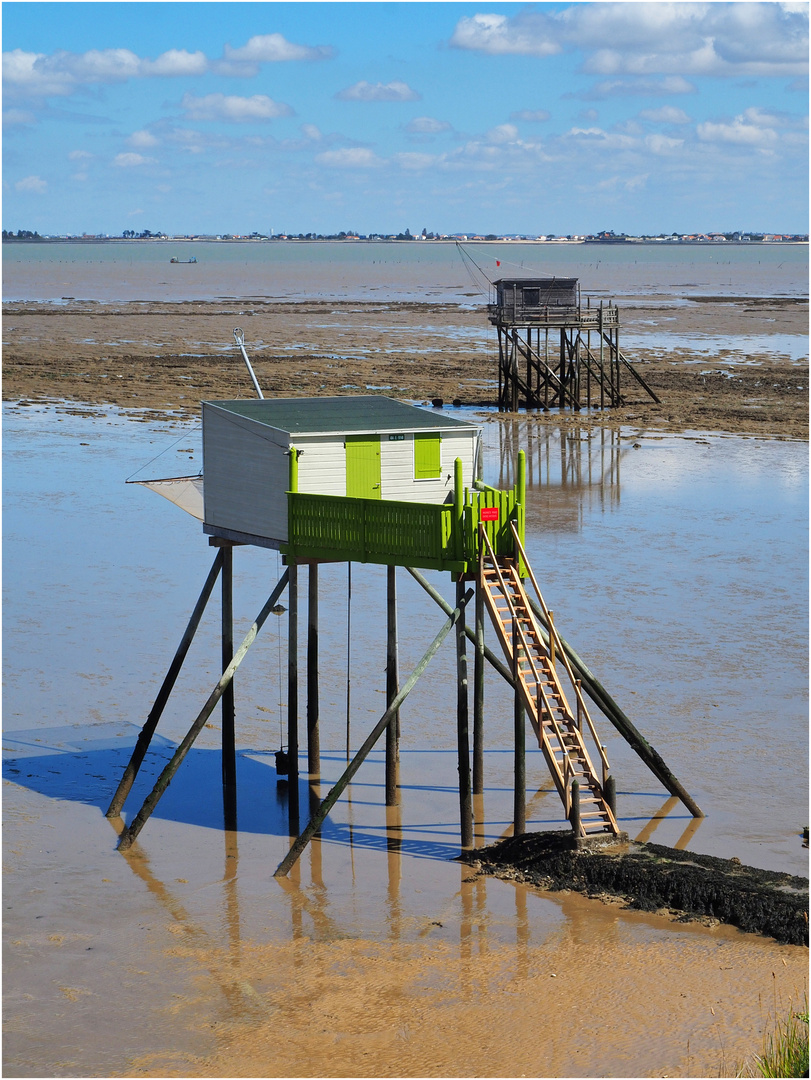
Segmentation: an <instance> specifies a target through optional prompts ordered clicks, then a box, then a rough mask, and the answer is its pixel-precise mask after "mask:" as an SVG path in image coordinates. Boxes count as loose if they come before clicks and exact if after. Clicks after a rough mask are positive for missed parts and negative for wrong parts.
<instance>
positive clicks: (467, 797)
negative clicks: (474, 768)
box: [456, 574, 473, 848]
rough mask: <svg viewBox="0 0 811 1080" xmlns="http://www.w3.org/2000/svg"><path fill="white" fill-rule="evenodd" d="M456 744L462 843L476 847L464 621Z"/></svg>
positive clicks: (460, 586)
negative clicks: (474, 844)
mask: <svg viewBox="0 0 811 1080" xmlns="http://www.w3.org/2000/svg"><path fill="white" fill-rule="evenodd" d="M464 599H465V582H464V580H463V578H462V575H461V574H460V575H459V578H458V580H457V582H456V607H457V609H458V610H459V611H462V610H463V609H464ZM456 742H457V753H458V761H459V820H460V835H461V840H460V843H461V845H462V847H463V848H471V847H473V801H472V798H471V791H470V736H469V733H468V694H467V649H466V639H465V620H464V619H463V618H460V619H458V620H457V623H456Z"/></svg>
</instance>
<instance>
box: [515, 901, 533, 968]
mask: <svg viewBox="0 0 811 1080" xmlns="http://www.w3.org/2000/svg"><path fill="white" fill-rule="evenodd" d="M513 885H514V889H515V946H516V956H517V959H518V964H517V966H516V975H517V976H518V978H519V979H526V978H527V976H528V975H529V942H530V929H529V915H528V913H527V890H526V887H525V886H524V885H522V884H521V883H520V882H518V881H516V882H514V883H513Z"/></svg>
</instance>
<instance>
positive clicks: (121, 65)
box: [3, 34, 333, 98]
mask: <svg viewBox="0 0 811 1080" xmlns="http://www.w3.org/2000/svg"><path fill="white" fill-rule="evenodd" d="M332 55H333V50H332V49H331V48H330V47H328V46H321V45H319V46H316V47H314V48H313V47H311V46H308V45H294V44H292V43H291V42H289V41H287V40H286V39H285V38H283V37H282V35H281V34H262V35H259V36H256V37H252V38H251V39H250V40H249V41H248V42H247V44H246V45H243V46H242V47H241V48H238V49H234V48H232V47H231V46H230V45H226V46H225V48H224V52H223V59H220V60H212V59H211V58H209V57H208V56H206V54H205V53H204V52H201V51H200V50H197V51H196V52H189V51H188V50H186V49H168V50H167V51H166V52H163V53H161V54H160V55H159V56H158V57H157V58H156V59H154V60H151V59H149V58H148V57H140V56H138V55H137V54H136V53H134V52H132V51H131V50H130V49H123V48H121V49H90V50H89V51H88V52H84V53H72V52H68V51H67V50H65V49H59V50H57V51H56V52H54V53H51V54H47V53H36V52H27V51H26V50H24V49H13V50H11V52H7V53H3V87H4V93H5V94H6V96H7V97H10V96H16V97H29V98H45V97H54V96H56V97H60V96H62V97H64V96H66V95H68V94H73V93H75V92H76V91H77V90H78V89H80V88H81V87H83V86H92V85H96V84H99V83H101V84H106V83H120V82H126V81H127V80H128V79H137V78H182V77H189V76H199V75H205V74H206V73H207V72H214V73H217V74H230V75H243V76H252V75H255V74H256V73H257V71H258V70H259V65H260V64H264V63H273V62H277V61H283V60H321V59H325V58H327V57H330V56H332Z"/></svg>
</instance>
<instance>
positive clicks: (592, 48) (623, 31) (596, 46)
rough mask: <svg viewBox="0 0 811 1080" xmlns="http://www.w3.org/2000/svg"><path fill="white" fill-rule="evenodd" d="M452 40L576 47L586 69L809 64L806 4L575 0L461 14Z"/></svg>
mask: <svg viewBox="0 0 811 1080" xmlns="http://www.w3.org/2000/svg"><path fill="white" fill-rule="evenodd" d="M606 42H610V45H609V46H607V45H606ZM450 44H451V45H452V46H454V47H456V48H460V49H472V50H475V51H477V52H483V53H487V54H490V55H504V54H515V55H524V56H538V57H545V56H552V55H555V54H556V53H560V52H562V51H564V50H567V51H575V50H576V51H579V52H583V53H585V54H586V56H585V61H584V70H586V71H589V72H593V73H595V74H601V75H615V74H620V73H625V74H635V75H648V74H680V75H735V76H740V75H758V76H760V75H800V74H804V73H806V72H807V70H808V7H807V5H804V4H780V3H773V2H765V3H762V2H755V3H633V4H631V3H595V4H585V3H577V4H571V5H570V6H569V7H567V8H563V9H543V8H542V9H541V10H538V9H535V8H529V9H524V10H522V11H520V12H518V14H516V15H514V16H512V17H509V16H506V15H494V14H480V15H474V16H472V17H464V18H461V19H460V20H459V22H458V23H457V25H456V28H455V30H454V32H453V35H452V37H451V41H450Z"/></svg>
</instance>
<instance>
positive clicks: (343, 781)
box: [273, 590, 473, 877]
mask: <svg viewBox="0 0 811 1080" xmlns="http://www.w3.org/2000/svg"><path fill="white" fill-rule="evenodd" d="M472 595H473V593H472V590H471V591H469V592H467V593H465V595H464V596H463V598H462V601H463V603H464V604H465V605H466V604H467V602H468V600H469V599H470V597H471V596H472ZM457 619H464V614H463V609H460V608H458V607H457V608H456V609H455V610H454V611H453V612H452V613H451V615H450V617H449V618H448V619H447V620H446V622H445V623H444V625H443V626H442V629H441V630H440V631H439V633H438V634H437V636H436V637H435V638H434V640H433V641H432V642H431V644H430V645H429V646H428V649H427V651H426V653H425V655H424V656H423V657H422V659H421V660H420V661H419V663H418V664H417V666H416V667H415V668H414V670H413V671H412V672H411V674H410V675H409V677H408V678H407V679H406V682H405V685H404V686H403V688H402V689H401V690H400V692H399V693H398V694H397V696H396V697H395V699H394V701H393V702H392V703H391V705H390V706H389V707H388V708H387V709H386V711H385V712H384V713H383V715H382V716H381V717H380V719H379V720H378V722H377V723H376V724H375V726H374V728H373V729H372V731H371V733H370V734H369V735H368V736H367V738H366V740H365V741H364V743H363V745H362V746H361V748H360V749H359V750H358V752H357V753H356V754H355V756H354V757H353V758H352V760H351V761H350V763H349V764H348V765H347V767H346V769H345V770H344V773H343V775H342V776H341V777H340V778H339V779H338V781H337V782H336V784H335V786H334V787H333V788H331V789H330V791H329V792H328V793H327V796H326V798H325V799H324V801H323V802H322V803H321V806H320V807H319V808H318V812H317V813H316V814H314V815H313V817H312V818H311V819H310V823H309V824H308V825H307V827H306V828H305V829H304V832H302V834H301V835H300V836H299V837H297V839H296V840H295V842H294V843H293V845H292V847H291V848H290V850H289V851H288V853H287V854H286V855H285V857H284V858H283V859H282V861H281V862H280V863H279V865H278V866H277V867H276V871H275V873H274V875H273V876H274V877H284V876H285V875H286V874H288V873H289V872H290V869H291V868H292V867H293V866H295V864H296V863H297V862H298V859H299V857H300V855H301V853H302V851H304V849H305V847H306V846H307V844H308V843H309V842H310V840H311V839H312V838H313V836H315V834H316V833H317V832H318V830H319V829H320V827H321V825H322V824H323V822H324V819H325V818H326V816H327V814H328V813H329V812H330V810H331V809H332V807H333V806H334V805H335V803H336V802H337V801H338V799H339V798H340V796H341V793H342V792H343V791H344V790H345V789H346V786H347V784H348V783H349V782H350V780H351V779H352V777H353V776H354V775H355V773H356V772H357V771H358V769H359V768H360V767H361V765H362V764H363V762H364V761H365V759H366V757H367V756H368V754H369V751H370V750H371V749H372V747H373V746H374V745H375V743H376V742H377V740H378V739H379V738H380V736H381V735H382V734H383V732H384V731H385V729H386V726H387V724H388V723H389V721H390V720H391V718H392V716H393V715H394V713H396V712H397V710H398V709H399V708H400V706H401V705H402V703H403V702H404V701H405V699H406V698H407V697H408V695H409V694H410V693H411V690H412V689H413V687H414V686H415V684H416V682H417V680H418V679H419V677H420V675H422V673H423V671H425V669H426V667H428V664H429V663H430V661H431V658H432V657H433V656H434V654H435V653H436V652H437V650H438V649H439V647H440V645H441V644H442V642H443V641H444V640H445V638H446V637H447V636H448V634H449V633H450V630H451V628H452V627H453V625H454V624H455V622H456V620H457Z"/></svg>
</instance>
